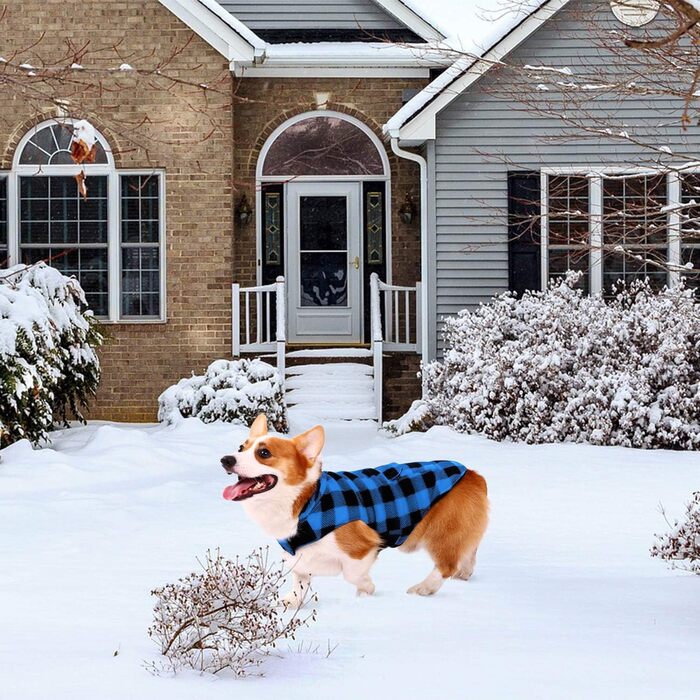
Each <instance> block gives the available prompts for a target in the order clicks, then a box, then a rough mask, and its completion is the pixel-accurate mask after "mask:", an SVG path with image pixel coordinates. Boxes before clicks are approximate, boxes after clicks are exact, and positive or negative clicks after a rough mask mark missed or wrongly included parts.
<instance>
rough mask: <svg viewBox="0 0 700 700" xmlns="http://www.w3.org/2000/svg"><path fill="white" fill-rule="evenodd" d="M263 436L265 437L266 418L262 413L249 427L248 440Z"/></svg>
mask: <svg viewBox="0 0 700 700" xmlns="http://www.w3.org/2000/svg"><path fill="white" fill-rule="evenodd" d="M263 435H267V416H266V415H265V414H264V413H261V414H260V415H259V416H258V417H257V418H256V419H255V420H254V421H253V425H251V426H250V435H249V436H248V438H249V439H250V440H255V439H256V438H259V437H262V436H263Z"/></svg>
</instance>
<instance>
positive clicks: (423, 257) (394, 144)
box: [391, 138, 430, 363]
mask: <svg viewBox="0 0 700 700" xmlns="http://www.w3.org/2000/svg"><path fill="white" fill-rule="evenodd" d="M391 150H392V151H393V152H394V153H395V154H396V155H397V156H398V157H399V158H405V159H406V160H412V161H413V162H414V163H418V166H419V168H420V276H421V286H420V291H421V295H420V306H421V317H420V354H421V359H422V360H423V362H424V363H426V362H428V361H429V360H430V358H429V356H428V355H429V352H430V349H429V348H430V345H429V339H428V329H429V327H430V326H429V323H428V312H429V309H428V272H429V270H428V162H427V161H426V160H425V158H423V156H421V155H418V154H417V153H411V152H410V151H404V149H403V148H401V146H399V140H398V139H397V138H392V139H391Z"/></svg>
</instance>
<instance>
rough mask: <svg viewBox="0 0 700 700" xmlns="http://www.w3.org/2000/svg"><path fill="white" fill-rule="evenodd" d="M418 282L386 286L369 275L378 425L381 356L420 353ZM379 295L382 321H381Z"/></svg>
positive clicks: (374, 274) (380, 408)
mask: <svg viewBox="0 0 700 700" xmlns="http://www.w3.org/2000/svg"><path fill="white" fill-rule="evenodd" d="M420 286H421V283H420V282H416V286H415V287H400V286H397V285H395V284H386V283H385V282H382V281H381V280H380V279H379V276H378V275H377V273H376V272H373V273H372V274H371V275H370V320H371V323H370V328H371V333H372V358H373V362H372V364H373V365H374V400H375V406H376V413H377V421H378V423H379V424H380V425H381V422H382V377H383V353H384V351H388V352H420V347H421V338H420V329H421V306H420V298H421V294H420ZM382 294H383V295H384V319H382Z"/></svg>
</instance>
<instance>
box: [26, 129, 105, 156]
mask: <svg viewBox="0 0 700 700" xmlns="http://www.w3.org/2000/svg"><path fill="white" fill-rule="evenodd" d="M72 140H73V126H72V124H71V123H65V122H64V123H55V124H48V125H45V126H42V127H40V128H37V129H35V130H33V131H32V132H30V133H29V134H28V135H27V138H26V139H25V142H24V145H23V147H22V148H21V150H20V151H19V164H20V165H74V163H73V159H72V158H71V155H70V146H71V142H72ZM94 163H95V164H96V165H109V160H108V159H107V153H106V152H105V148H104V146H103V145H102V143H101V141H100V140H98V141H97V143H96V144H95V161H94Z"/></svg>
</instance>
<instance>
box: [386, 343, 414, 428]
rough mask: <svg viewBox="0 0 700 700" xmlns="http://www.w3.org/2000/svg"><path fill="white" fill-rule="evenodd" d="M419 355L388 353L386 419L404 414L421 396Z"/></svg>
mask: <svg viewBox="0 0 700 700" xmlns="http://www.w3.org/2000/svg"><path fill="white" fill-rule="evenodd" d="M419 369H420V358H419V357H418V355H413V354H405V353H388V354H387V355H385V357H384V381H383V384H382V390H383V399H384V407H383V408H384V420H392V419H394V418H399V417H400V416H402V415H403V414H404V413H405V412H406V411H407V410H408V409H409V408H410V407H411V404H412V403H413V402H414V401H415V400H416V399H419V398H420V396H421V384H420V380H419V379H418V376H417V375H418V370H419Z"/></svg>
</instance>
